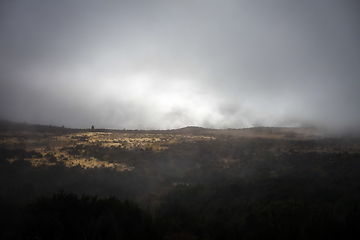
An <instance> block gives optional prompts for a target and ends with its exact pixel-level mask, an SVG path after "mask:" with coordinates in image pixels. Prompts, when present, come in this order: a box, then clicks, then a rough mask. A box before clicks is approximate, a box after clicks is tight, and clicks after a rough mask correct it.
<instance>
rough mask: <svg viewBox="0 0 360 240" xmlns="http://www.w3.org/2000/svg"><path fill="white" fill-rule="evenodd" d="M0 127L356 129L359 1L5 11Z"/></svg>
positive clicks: (43, 4)
mask: <svg viewBox="0 0 360 240" xmlns="http://www.w3.org/2000/svg"><path fill="white" fill-rule="evenodd" d="M0 9H1V10H0V16H1V17H0V35H1V38H0V52H1V54H0V118H4V119H9V120H13V121H20V122H23V121H27V122H31V123H41V124H52V125H60V126H61V125H65V126H67V127H77V128H87V127H89V126H91V125H92V124H93V125H95V126H96V127H102V128H120V129H122V128H132V129H136V128H137V129H169V128H179V127H184V126H187V125H198V126H203V127H212V128H228V127H231V128H240V127H251V126H302V125H322V126H327V127H330V128H335V127H336V128H353V127H359V125H360V124H359V123H360V121H359V120H360V108H359V106H360V94H359V90H360V68H359V66H360V45H359V42H360V32H359V26H358V22H360V17H359V14H358V13H359V10H360V8H359V6H358V5H357V4H356V1H351V0H350V1H335V0H328V1H320V0H316V1H312V0H311V1H310V0H305V1H297V2H296V3H294V2H289V1H283V0H275V1H265V0H264V1H248V0H243V1H230V0H229V1H67V0H65V1H45V0H30V1H27V0H26V1H25V0H20V1H2V3H1V4H0Z"/></svg>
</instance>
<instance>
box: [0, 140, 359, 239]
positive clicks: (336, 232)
mask: <svg viewBox="0 0 360 240" xmlns="http://www.w3.org/2000/svg"><path fill="white" fill-rule="evenodd" d="M359 145H360V140H359V139H357V138H349V139H322V140H311V141H292V140H271V139H267V140H266V139H246V138H228V137H226V136H223V137H222V138H218V139H217V140H211V141H209V140H208V141H196V142H182V143H177V144H171V145H169V146H168V149H166V150H163V151H160V152H155V151H152V149H151V148H148V149H146V150H142V149H135V150H128V149H125V148H123V147H121V146H119V147H111V148H104V147H101V146H98V145H93V146H85V145H84V146H82V145H78V146H77V147H74V148H64V149H62V150H63V151H67V152H68V153H70V154H72V155H76V156H82V157H89V158H90V157H96V158H98V159H101V160H103V161H114V162H118V163H126V164H129V165H131V166H134V167H135V168H134V170H132V171H123V172H118V171H116V170H110V169H106V168H95V169H83V168H81V167H80V166H77V167H71V168H68V167H65V166H64V165H63V164H62V162H61V161H54V162H55V163H56V164H55V165H54V166H45V165H44V166H38V167H34V166H32V165H31V164H30V163H29V161H26V160H24V159H27V158H32V157H38V156H40V155H41V154H40V153H38V152H35V151H32V152H31V151H26V150H25V149H7V148H5V147H2V148H0V181H1V185H0V195H1V196H2V197H1V208H2V209H1V212H2V213H4V214H1V215H0V218H1V220H0V221H1V223H0V224H1V225H2V226H5V228H4V230H3V231H2V232H1V233H0V237H3V238H6V237H7V238H8V239H26V238H27V239H35V238H36V237H38V238H40V239H354V238H359V237H360V205H359V204H360V153H359V152H358V150H357V149H358V146H359ZM44 157H46V155H45V156H44ZM47 157H48V158H49V161H50V159H51V156H47ZM10 158H16V159H17V161H14V162H12V163H9V162H8V161H7V159H10ZM61 189H63V190H64V191H65V192H64V191H61ZM59 191H60V192H59ZM54 192H55V193H56V194H54V195H53V193H54ZM75 194H76V195H75ZM41 196H43V197H41ZM80 196H82V197H80ZM95 196H98V197H97V198H96V197H95ZM109 196H112V197H109ZM134 202H137V204H138V205H137V204H135V203H134Z"/></svg>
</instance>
